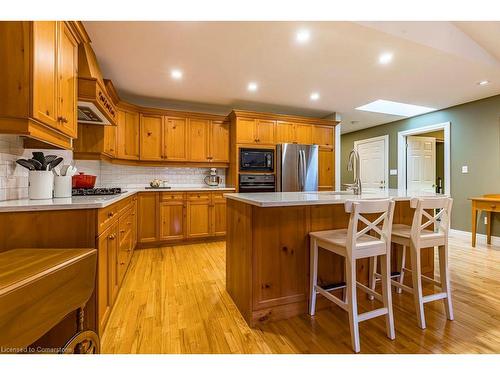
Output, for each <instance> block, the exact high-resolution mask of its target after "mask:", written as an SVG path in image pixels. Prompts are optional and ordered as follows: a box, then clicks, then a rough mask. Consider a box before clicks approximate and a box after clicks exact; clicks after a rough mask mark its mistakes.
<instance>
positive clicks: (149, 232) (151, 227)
mask: <svg viewBox="0 0 500 375" xmlns="http://www.w3.org/2000/svg"><path fill="white" fill-rule="evenodd" d="M158 205H159V193H138V195H137V241H138V242H140V243H150V242H155V241H157V239H158V227H159V225H158Z"/></svg>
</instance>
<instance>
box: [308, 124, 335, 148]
mask: <svg viewBox="0 0 500 375" xmlns="http://www.w3.org/2000/svg"><path fill="white" fill-rule="evenodd" d="M312 128H313V129H312V143H313V144H315V145H319V146H322V147H329V148H333V144H334V128H333V127H331V126H319V125H314V126H313V127H312Z"/></svg>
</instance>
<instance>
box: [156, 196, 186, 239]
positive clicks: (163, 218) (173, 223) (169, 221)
mask: <svg viewBox="0 0 500 375" xmlns="http://www.w3.org/2000/svg"><path fill="white" fill-rule="evenodd" d="M162 194H163V195H165V194H166V193H162ZM184 222H185V202H184V194H169V196H167V197H166V198H165V199H162V200H161V202H160V238H159V239H160V241H170V240H182V239H183V238H184V234H185V229H184V228H185V224H184Z"/></svg>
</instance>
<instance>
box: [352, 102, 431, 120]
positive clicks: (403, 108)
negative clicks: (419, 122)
mask: <svg viewBox="0 0 500 375" xmlns="http://www.w3.org/2000/svg"><path fill="white" fill-rule="evenodd" d="M356 109H358V110H360V111H367V112H378V113H386V114H388V115H395V116H404V117H411V116H416V115H420V114H422V113H427V112H432V111H435V110H436V108H431V107H424V106H421V105H414V104H406V103H399V102H393V101H390V100H383V99H379V100H375V101H374V102H371V103H368V104H365V105H362V106H361V107H358V108H356Z"/></svg>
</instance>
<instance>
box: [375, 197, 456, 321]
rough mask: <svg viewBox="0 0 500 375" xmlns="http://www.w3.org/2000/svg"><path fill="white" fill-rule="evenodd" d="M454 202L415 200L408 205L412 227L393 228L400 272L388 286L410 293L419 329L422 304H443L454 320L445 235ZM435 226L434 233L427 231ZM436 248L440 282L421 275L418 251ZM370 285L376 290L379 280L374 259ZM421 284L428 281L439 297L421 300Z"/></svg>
mask: <svg viewBox="0 0 500 375" xmlns="http://www.w3.org/2000/svg"><path fill="white" fill-rule="evenodd" d="M452 204H453V199H451V198H448V197H445V198H441V197H438V198H434V197H432V198H430V197H429V198H414V199H412V200H411V201H410V207H411V208H414V209H415V213H414V215H413V222H412V225H411V227H410V226H408V225H404V224H394V225H393V226H392V242H394V243H397V244H399V245H402V246H403V253H402V259H401V268H400V272H399V275H396V276H395V277H394V278H395V279H394V278H393V279H392V280H391V284H392V285H394V286H395V287H396V288H397V292H398V293H401V289H402V290H404V291H406V292H409V293H412V294H413V299H414V302H415V309H416V311H417V321H418V326H419V327H420V328H422V329H425V327H426V324H425V314H424V303H427V302H431V301H436V300H438V299H443V300H444V307H445V310H446V316H447V318H448V319H449V320H453V307H452V303H451V288H450V273H449V268H448V232H449V226H450V215H451V207H452ZM425 210H436V211H435V212H437V214H435V215H430V214H429V213H427V212H426V211H425ZM431 225H434V230H429V229H426V228H427V227H429V226H431ZM436 246H437V247H438V251H439V275H440V276H439V277H440V280H439V281H438V280H435V279H433V278H430V277H427V276H424V275H422V267H421V257H420V250H421V249H423V248H426V247H436ZM407 247H409V248H410V254H411V269H408V268H406V248H407ZM370 268H371V269H370V275H371V282H370V287H371V288H372V289H375V283H376V281H377V280H378V278H380V276H381V275H380V274H378V273H377V272H376V270H377V263H376V258H375V260H374V262H373V263H370ZM405 272H410V273H411V275H412V287H411V288H410V287H408V286H406V285H404V284H403V281H404V274H405ZM422 280H424V281H428V282H430V283H433V284H434V285H437V286H438V287H440V288H441V292H440V293H435V294H430V295H426V296H424V295H423V294H422Z"/></svg>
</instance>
